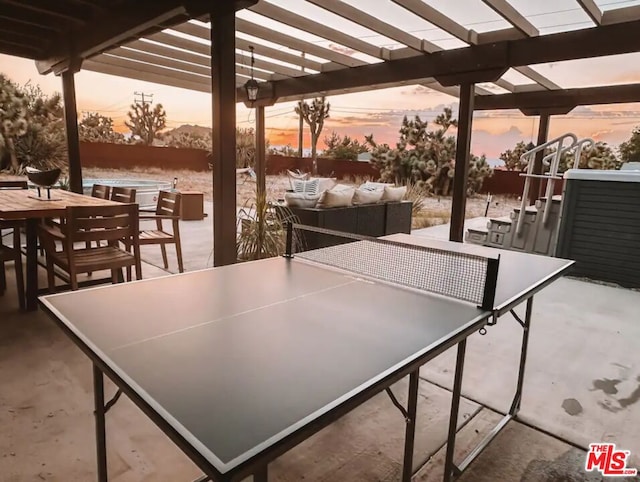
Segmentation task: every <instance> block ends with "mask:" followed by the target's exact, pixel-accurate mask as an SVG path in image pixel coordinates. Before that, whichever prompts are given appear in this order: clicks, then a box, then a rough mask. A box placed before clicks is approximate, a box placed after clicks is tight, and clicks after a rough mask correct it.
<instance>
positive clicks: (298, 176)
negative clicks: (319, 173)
mask: <svg viewBox="0 0 640 482" xmlns="http://www.w3.org/2000/svg"><path fill="white" fill-rule="evenodd" d="M287 176H288V177H289V186H291V190H292V191H293V190H294V188H293V181H296V180H300V181H308V180H309V176H311V174H309V173H308V172H305V173H301V172H293V171H290V170H289V169H287Z"/></svg>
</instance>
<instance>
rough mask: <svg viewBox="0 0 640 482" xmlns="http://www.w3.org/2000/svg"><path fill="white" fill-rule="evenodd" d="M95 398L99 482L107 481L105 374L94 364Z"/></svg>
mask: <svg viewBox="0 0 640 482" xmlns="http://www.w3.org/2000/svg"><path fill="white" fill-rule="evenodd" d="M93 400H94V406H95V417H96V460H97V466H98V482H107V434H106V428H105V418H104V415H105V407H104V375H103V374H102V370H100V368H98V366H97V365H95V364H94V365H93Z"/></svg>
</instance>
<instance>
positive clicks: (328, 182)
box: [311, 177, 337, 192]
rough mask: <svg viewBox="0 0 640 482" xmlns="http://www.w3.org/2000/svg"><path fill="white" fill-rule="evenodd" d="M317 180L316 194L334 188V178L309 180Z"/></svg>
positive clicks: (313, 178) (313, 179)
mask: <svg viewBox="0 0 640 482" xmlns="http://www.w3.org/2000/svg"><path fill="white" fill-rule="evenodd" d="M316 179H317V180H318V181H319V183H320V185H319V187H318V192H324V191H327V190H329V189H331V188H333V187H335V186H336V181H337V179H336V178H335V177H312V178H311V180H312V181H315V180H316Z"/></svg>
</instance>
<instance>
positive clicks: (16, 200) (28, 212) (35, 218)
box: [0, 189, 117, 311]
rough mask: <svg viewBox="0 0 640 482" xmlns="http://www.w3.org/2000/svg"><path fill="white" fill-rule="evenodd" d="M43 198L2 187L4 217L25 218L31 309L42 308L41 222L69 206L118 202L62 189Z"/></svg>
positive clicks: (0, 210) (0, 198)
mask: <svg viewBox="0 0 640 482" xmlns="http://www.w3.org/2000/svg"><path fill="white" fill-rule="evenodd" d="M42 191H43V192H42V196H41V197H39V196H38V194H37V192H36V191H35V190H31V189H1V190H0V219H24V220H25V221H26V237H27V255H26V258H27V276H26V280H27V286H26V297H27V300H26V306H27V310H31V311H33V310H35V309H37V307H38V223H39V222H40V221H41V220H42V219H52V218H58V217H64V215H65V210H66V208H67V207H68V206H105V205H113V204H117V203H116V202H115V201H109V200H106V199H99V198H94V197H91V196H85V195H83V194H77V193H74V192H70V191H65V190H62V189H54V190H51V195H50V198H49V197H48V196H47V192H46V190H42Z"/></svg>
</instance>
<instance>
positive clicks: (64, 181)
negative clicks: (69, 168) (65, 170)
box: [58, 176, 71, 191]
mask: <svg viewBox="0 0 640 482" xmlns="http://www.w3.org/2000/svg"><path fill="white" fill-rule="evenodd" d="M58 188H59V189H62V190H63V191H70V190H71V184H69V176H65V177H62V178H60V179H59V180H58Z"/></svg>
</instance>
